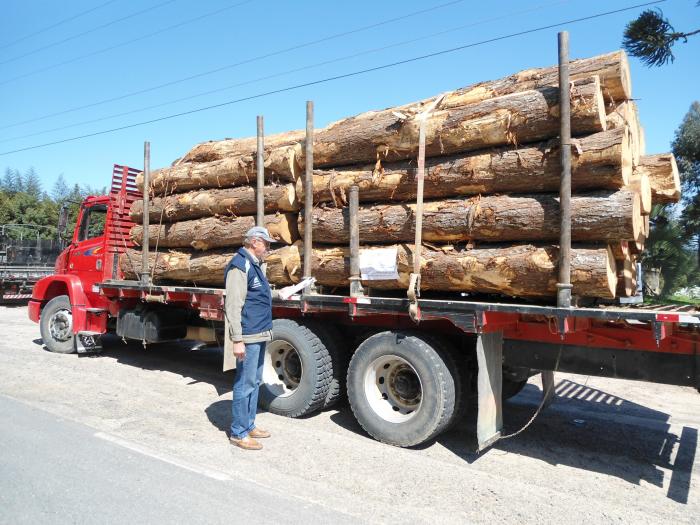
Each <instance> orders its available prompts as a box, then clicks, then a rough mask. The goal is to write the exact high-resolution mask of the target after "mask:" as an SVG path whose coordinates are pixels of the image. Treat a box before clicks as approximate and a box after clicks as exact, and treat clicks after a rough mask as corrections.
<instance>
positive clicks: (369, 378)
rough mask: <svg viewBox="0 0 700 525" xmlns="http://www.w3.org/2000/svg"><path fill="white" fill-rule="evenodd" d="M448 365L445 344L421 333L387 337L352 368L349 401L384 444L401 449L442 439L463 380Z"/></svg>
mask: <svg viewBox="0 0 700 525" xmlns="http://www.w3.org/2000/svg"><path fill="white" fill-rule="evenodd" d="M448 362H449V357H447V352H446V351H445V349H444V348H443V347H442V344H441V343H440V342H439V341H436V340H434V339H432V338H430V337H427V336H425V335H423V334H420V333H415V332H381V333H379V334H376V335H374V336H372V337H370V338H369V339H367V340H366V341H365V342H364V343H362V344H361V345H360V346H359V348H358V349H357V351H356V352H355V354H354V355H353V357H352V359H351V360H350V366H349V367H348V379H347V389H348V400H349V401H350V407H351V408H352V411H353V414H355V418H356V419H357V421H358V423H359V424H360V425H361V426H362V428H364V429H365V431H366V432H367V433H368V434H369V435H370V436H372V437H373V438H375V439H377V440H378V441H382V442H384V443H388V444H390V445H395V446H399V447H410V446H415V445H419V444H421V443H424V442H425V441H428V440H430V439H433V438H434V437H436V436H437V435H438V434H439V433H440V432H442V431H443V430H445V429H446V428H447V427H448V425H449V424H450V422H451V421H452V417H453V415H454V414H455V408H456V394H457V390H458V389H459V386H457V385H456V382H455V380H457V383H459V379H458V378H456V377H455V375H454V374H455V373H456V367H453V365H454V363H451V364H448ZM387 365H389V366H387ZM416 380H417V384H416ZM383 385H386V386H383ZM416 388H419V389H420V396H419V397H420V400H419V401H416V399H417V398H418V395H416V393H415V389H416ZM382 389H384V391H382ZM390 395H391V396H392V397H389V396H390ZM402 395H406V396H408V395H411V396H413V397H412V398H402V397H401V396H402ZM414 407H415V408H414Z"/></svg>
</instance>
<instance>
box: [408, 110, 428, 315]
mask: <svg viewBox="0 0 700 525" xmlns="http://www.w3.org/2000/svg"><path fill="white" fill-rule="evenodd" d="M426 118H427V114H426V115H424V116H423V118H422V119H421V122H420V127H419V130H418V173H417V175H416V179H417V184H418V187H417V192H416V240H415V246H414V248H413V273H411V277H410V281H409V284H408V294H407V295H408V298H409V299H410V301H411V304H410V305H409V307H408V314H409V315H410V316H411V319H413V320H414V321H416V322H417V321H419V320H420V310H419V308H418V297H420V264H421V252H422V251H423V186H424V182H425V121H426Z"/></svg>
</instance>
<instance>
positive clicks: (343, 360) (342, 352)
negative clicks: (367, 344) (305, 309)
mask: <svg viewBox="0 0 700 525" xmlns="http://www.w3.org/2000/svg"><path fill="white" fill-rule="evenodd" d="M305 324H306V326H307V327H308V328H309V330H311V331H312V332H313V333H314V334H316V335H317V336H318V338H319V339H320V340H321V342H322V343H323V345H324V346H325V347H326V349H327V350H328V353H329V354H330V356H331V365H332V379H331V384H330V386H329V387H328V394H326V399H325V401H324V402H323V408H328V407H331V406H333V405H335V404H337V403H338V401H340V400H341V399H342V398H343V397H344V396H345V376H346V375H347V372H348V362H349V361H350V354H349V352H348V349H347V345H346V343H345V341H343V338H342V337H341V336H340V333H339V332H338V329H337V328H336V327H335V326H333V325H328V324H326V325H323V324H321V323H319V322H310V323H305Z"/></svg>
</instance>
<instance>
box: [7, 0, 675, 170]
mask: <svg viewBox="0 0 700 525" xmlns="http://www.w3.org/2000/svg"><path fill="white" fill-rule="evenodd" d="M665 1H666V0H654V1H652V2H646V3H643V4H637V5H633V6H629V7H624V8H621V9H614V10H612V11H605V12H603V13H597V14H595V15H589V16H584V17H580V18H574V19H570V20H564V21H562V22H557V23H554V24H548V25H545V26H540V27H536V28H532V29H526V30H524V31H518V32H516V33H510V34H507V35H501V36H497V37H494V38H489V39H487V40H481V41H479V42H473V43H470V44H464V45H461V46H457V47H452V48H449V49H443V50H440V51H435V52H433V53H428V54H425V55H420V56H416V57H412V58H407V59H404V60H398V61H396V62H390V63H388V64H383V65H380V66H375V67H370V68H366V69H360V70H358V71H352V72H350V73H343V74H341V75H335V76H332V77H326V78H322V79H318V80H312V81H309V82H304V83H301V84H296V85H293V86H288V87H284V88H280V89H274V90H271V91H265V92H263V93H258V94H255V95H250V96H247V97H242V98H238V99H234V100H229V101H226V102H221V103H219V104H212V105H210V106H204V107H201V108H195V109H191V110H188V111H182V112H180V113H173V114H171V115H165V116H163V117H158V118H155V119H150V120H145V121H142V122H135V123H133V124H127V125H125V126H119V127H116V128H111V129H106V130H101V131H95V132H93V133H88V134H85V135H79V136H77V137H70V138H67V139H62V140H56V141H53V142H47V143H44V144H37V145H35V146H28V147H25V148H19V149H15V150H11V151H5V152H3V153H0V156H5V155H10V154H12V153H19V152H22V151H28V150H33V149H38V148H44V147H47V146H53V145H56V144H64V143H66V142H72V141H76V140H80V139H85V138H90V137H96V136H98V135H105V134H107V133H114V132H116V131H122V130H125V129H131V128H135V127H138V126H145V125H146V124H153V123H155V122H162V121H164V120H170V119H173V118H177V117H183V116H186V115H192V114H194V113H201V112H203V111H208V110H210V109H217V108H221V107H225V106H230V105H233V104H238V103H241V102H246V101H248V100H254V99H258V98H263V97H267V96H270V95H277V94H279V93H284V92H287V91H293V90H296V89H300V88H304V87H309V86H315V85H318V84H324V83H327V82H332V81H334V80H342V79H345V78H350V77H355V76H359V75H364V74H367V73H372V72H374V71H380V70H383V69H389V68H393V67H397V66H401V65H404V64H410V63H413V62H418V61H421V60H426V59H429V58H435V57H437V56H442V55H447V54H450V53H455V52H457V51H462V50H464V49H468V48H472V47H476V46H480V45H484V44H491V43H494V42H498V41H501V40H507V39H509V38H514V37H517V36H523V35H528V34H532V33H537V32H539V31H544V30H546V29H552V28H554V27H559V26H561V25H564V24H574V23H578V22H584V21H587V20H593V19H595V18H602V17H604V16H609V15H613V14H617V13H623V12H625V11H631V10H633V9H637V8H639V7H646V6H650V5H656V4H660V3H663V2H665Z"/></svg>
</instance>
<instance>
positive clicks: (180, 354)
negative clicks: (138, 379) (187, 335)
mask: <svg viewBox="0 0 700 525" xmlns="http://www.w3.org/2000/svg"><path fill="white" fill-rule="evenodd" d="M102 345H103V351H102V352H101V353H99V354H84V355H81V356H79V357H80V358H82V359H100V358H101V357H103V356H105V357H111V358H112V359H116V360H117V362H118V363H122V364H125V365H129V366H135V367H137V368H142V369H144V370H163V371H167V372H171V373H174V374H179V375H181V376H182V377H185V378H189V379H191V381H190V382H189V383H188V385H194V384H197V383H207V384H210V385H212V386H213V387H214V388H215V389H216V393H217V394H218V395H222V394H225V393H226V392H230V391H231V385H232V384H233V371H230V372H222V370H221V366H222V359H223V358H222V354H221V349H219V348H216V347H204V348H201V349H198V348H197V346H196V343H194V342H192V341H184V342H176V343H157V344H149V345H147V346H146V347H145V348H144V347H143V345H141V343H138V342H134V341H128V342H126V343H125V342H123V341H122V340H121V339H120V338H118V337H116V336H113V335H106V336H104V337H103V340H102Z"/></svg>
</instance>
